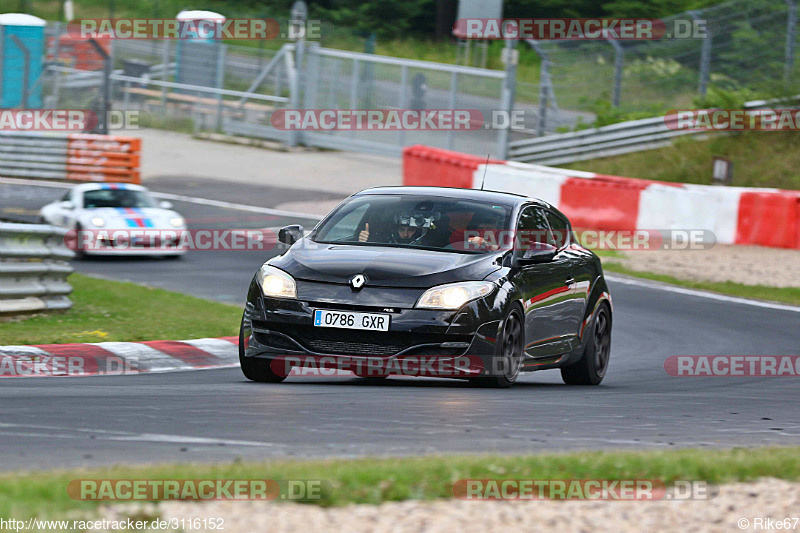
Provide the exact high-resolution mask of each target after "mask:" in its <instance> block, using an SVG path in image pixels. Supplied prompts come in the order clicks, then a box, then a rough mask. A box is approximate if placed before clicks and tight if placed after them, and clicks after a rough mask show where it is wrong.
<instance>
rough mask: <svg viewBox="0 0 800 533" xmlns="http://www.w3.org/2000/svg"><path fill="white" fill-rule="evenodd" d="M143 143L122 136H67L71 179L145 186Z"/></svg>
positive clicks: (68, 169) (80, 134)
mask: <svg viewBox="0 0 800 533" xmlns="http://www.w3.org/2000/svg"><path fill="white" fill-rule="evenodd" d="M141 148H142V140H141V139H138V138H136V137H124V136H119V135H94V134H90V133H73V134H70V135H68V136H67V165H66V171H67V178H66V179H67V180H70V181H110V182H121V183H141V176H140V175H139V164H140V155H139V153H140V151H141Z"/></svg>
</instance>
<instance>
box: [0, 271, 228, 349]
mask: <svg viewBox="0 0 800 533" xmlns="http://www.w3.org/2000/svg"><path fill="white" fill-rule="evenodd" d="M69 282H70V284H71V285H72V287H73V289H74V290H73V293H72V295H71V296H70V298H71V299H72V301H73V302H74V305H73V307H72V309H70V310H68V311H65V312H62V313H56V314H48V315H36V316H30V317H26V318H22V319H18V320H12V321H10V322H3V323H2V324H0V345H17V344H64V343H70V342H103V341H149V340H161V339H165V340H180V339H197V338H202V337H227V336H234V335H237V334H238V328H239V320H240V318H241V315H242V309H241V308H240V307H238V306H234V305H227V304H222V303H217V302H211V301H208V300H203V299H201V298H195V297H193V296H187V295H185V294H179V293H177V292H171V291H167V290H163V289H155V288H152V287H146V286H142V285H137V284H135V283H126V282H121V281H109V280H104V279H98V278H92V277H88V276H84V275H81V274H72V275H71V276H70V277H69Z"/></svg>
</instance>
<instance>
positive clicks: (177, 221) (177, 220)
mask: <svg viewBox="0 0 800 533" xmlns="http://www.w3.org/2000/svg"><path fill="white" fill-rule="evenodd" d="M169 223H170V224H172V225H173V226H174V227H176V228H180V227H181V226H183V219H182V218H181V217H173V218H171V219H169Z"/></svg>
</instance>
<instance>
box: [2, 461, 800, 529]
mask: <svg viewBox="0 0 800 533" xmlns="http://www.w3.org/2000/svg"><path fill="white" fill-rule="evenodd" d="M766 476H769V477H777V478H781V479H786V480H798V479H800V448H762V449H758V450H751V449H741V448H738V449H730V450H675V451H659V452H622V451H620V452H610V453H604V452H590V453H575V454H563V455H562V454H546V455H529V456H522V457H515V456H454V457H453V456H451V457H435V456H434V457H414V458H388V459H357V460H341V459H336V460H334V459H331V460H315V461H274V462H262V463H238V462H234V463H232V464H225V465H165V466H145V467H129V466H126V467H113V468H96V469H91V470H70V471H52V472H29V473H9V474H3V475H0V516H3V517H9V516H13V517H15V518H17V519H25V518H27V517H30V516H38V517H40V518H43V517H47V518H59V517H63V516H64V515H65V514H66V513H69V514H70V515H72V516H74V515H76V514H81V513H85V514H89V513H91V512H92V511H93V510H94V509H95V508H96V507H97V505H98V504H97V503H93V502H84V501H74V500H72V499H70V498H69V496H68V495H67V491H66V487H67V484H68V483H69V482H70V481H71V480H74V479H274V480H281V479H283V480H290V479H299V480H322V481H324V482H328V483H329V484H330V485H329V487H330V488H329V490H324V491H323V497H322V499H321V500H316V501H314V502H309V503H315V504H318V505H323V506H333V505H345V504H349V503H365V504H379V503H382V502H386V501H400V500H412V499H413V500H433V499H439V498H451V497H452V496H453V494H452V486H453V483H454V482H456V481H458V480H461V479H499V478H503V479H542V480H545V479H610V480H614V479H654V480H661V481H663V482H664V483H666V484H669V483H670V482H672V481H675V480H678V479H681V480H694V481H701V480H702V481H706V482H708V483H713V484H721V483H729V482H737V481H750V480H755V479H757V478H759V477H766Z"/></svg>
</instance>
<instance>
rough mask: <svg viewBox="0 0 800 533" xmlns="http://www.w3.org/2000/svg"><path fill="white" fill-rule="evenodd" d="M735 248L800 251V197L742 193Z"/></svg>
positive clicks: (776, 193)
mask: <svg viewBox="0 0 800 533" xmlns="http://www.w3.org/2000/svg"><path fill="white" fill-rule="evenodd" d="M736 244H758V245H761V246H773V247H777V248H800V193H795V192H789V191H783V192H743V193H742V194H741V197H740V199H739V219H738V224H737V228H736Z"/></svg>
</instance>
